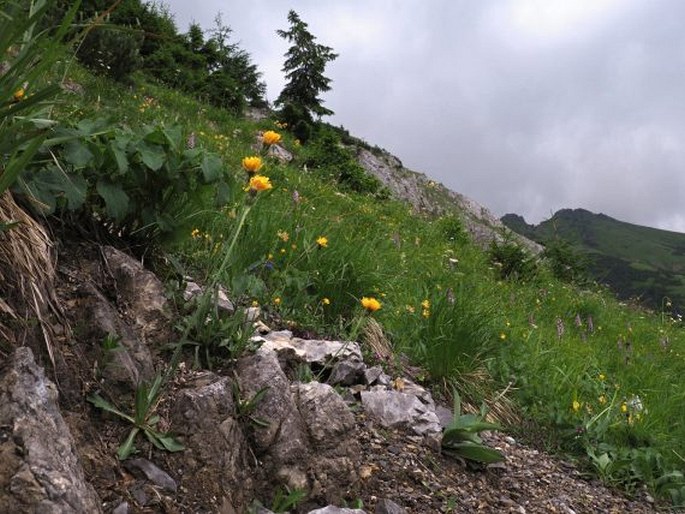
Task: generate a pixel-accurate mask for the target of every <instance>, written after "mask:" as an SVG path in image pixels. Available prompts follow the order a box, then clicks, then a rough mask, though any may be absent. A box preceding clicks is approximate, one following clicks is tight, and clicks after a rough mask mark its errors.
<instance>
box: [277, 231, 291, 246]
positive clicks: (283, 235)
mask: <svg viewBox="0 0 685 514" xmlns="http://www.w3.org/2000/svg"><path fill="white" fill-rule="evenodd" d="M276 236H277V237H278V239H280V240H281V241H283V242H284V243H287V242H288V240H289V239H290V234H288V233H287V232H286V231H285V230H279V231H278V232H276Z"/></svg>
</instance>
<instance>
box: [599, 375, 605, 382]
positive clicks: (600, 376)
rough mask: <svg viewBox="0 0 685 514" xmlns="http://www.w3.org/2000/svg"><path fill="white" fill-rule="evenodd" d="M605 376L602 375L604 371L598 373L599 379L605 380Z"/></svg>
mask: <svg viewBox="0 0 685 514" xmlns="http://www.w3.org/2000/svg"><path fill="white" fill-rule="evenodd" d="M606 378H607V377H606V376H605V375H604V373H600V374H599V379H600V380H602V381H604V380H606Z"/></svg>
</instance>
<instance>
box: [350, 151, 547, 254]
mask: <svg viewBox="0 0 685 514" xmlns="http://www.w3.org/2000/svg"><path fill="white" fill-rule="evenodd" d="M357 161H358V162H359V164H360V165H361V166H362V167H363V168H364V169H365V170H366V171H367V172H368V173H370V174H371V175H373V176H374V177H376V178H378V179H379V180H380V181H381V182H382V183H383V185H384V186H386V187H387V188H388V189H389V190H390V192H391V193H392V195H393V196H394V197H395V198H398V199H400V200H404V201H406V202H408V203H409V204H410V205H411V206H412V207H413V208H414V209H415V210H416V211H418V212H423V213H428V214H432V215H445V214H456V215H458V216H459V217H460V218H461V220H462V222H463V223H464V227H465V229H466V230H467V231H468V232H469V234H470V235H471V237H472V238H473V240H474V241H475V242H476V243H478V244H480V245H481V246H484V247H487V246H488V245H490V243H491V241H493V240H496V241H500V240H502V239H504V238H511V239H512V240H514V241H516V242H518V243H519V244H521V245H522V246H523V247H525V248H527V249H528V250H529V251H531V252H532V253H534V254H538V253H540V252H541V251H542V246H540V245H539V244H538V243H535V242H534V241H531V240H530V239H527V238H525V237H523V236H521V235H519V234H517V233H515V232H513V231H511V230H509V229H508V228H507V227H505V226H504V224H503V223H502V222H501V221H500V220H499V219H498V218H497V217H496V216H495V215H494V214H492V213H491V212H490V211H489V210H488V209H486V208H485V207H483V206H482V205H480V204H478V203H477V202H475V201H473V200H472V199H470V198H468V197H466V196H464V195H462V194H459V193H456V192H454V191H451V190H450V189H448V188H447V187H445V186H444V185H442V184H440V183H438V182H435V181H433V180H429V179H428V177H426V176H425V175H424V174H422V173H417V172H415V171H412V170H409V169H407V168H405V167H404V166H403V165H402V162H401V161H400V160H399V159H398V158H397V157H395V156H394V155H391V154H389V153H388V152H386V151H383V150H375V151H373V152H372V151H370V150H368V149H366V148H362V147H357Z"/></svg>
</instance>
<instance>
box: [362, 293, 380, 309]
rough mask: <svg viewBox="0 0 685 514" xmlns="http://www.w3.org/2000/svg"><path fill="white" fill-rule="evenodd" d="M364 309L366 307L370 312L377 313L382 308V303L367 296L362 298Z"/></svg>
mask: <svg viewBox="0 0 685 514" xmlns="http://www.w3.org/2000/svg"><path fill="white" fill-rule="evenodd" d="M362 307H364V308H365V309H366V310H367V311H369V312H376V311H377V310H378V309H380V308H381V302H379V301H378V300H376V299H375V298H373V297H366V296H365V297H363V298H362Z"/></svg>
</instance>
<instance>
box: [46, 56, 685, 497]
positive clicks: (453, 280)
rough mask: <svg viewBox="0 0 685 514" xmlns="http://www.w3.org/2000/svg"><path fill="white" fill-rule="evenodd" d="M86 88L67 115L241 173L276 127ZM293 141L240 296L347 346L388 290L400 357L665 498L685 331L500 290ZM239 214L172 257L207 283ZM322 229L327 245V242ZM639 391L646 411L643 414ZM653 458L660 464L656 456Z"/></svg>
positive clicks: (175, 97)
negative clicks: (367, 304)
mask: <svg viewBox="0 0 685 514" xmlns="http://www.w3.org/2000/svg"><path fill="white" fill-rule="evenodd" d="M72 78H73V79H74V80H75V81H76V82H79V83H81V84H83V85H84V88H85V94H84V96H82V97H81V96H73V95H72V96H69V97H68V98H67V100H66V102H65V103H64V104H63V105H62V106H61V108H60V111H59V112H58V117H60V118H63V119H64V118H65V119H71V120H77V119H80V118H82V117H84V116H85V117H88V116H111V117H113V118H115V119H117V120H118V121H120V122H121V123H128V124H132V125H135V124H140V123H149V122H162V123H167V124H168V123H178V124H181V125H182V126H183V127H184V129H185V130H186V131H187V132H190V131H193V132H195V133H196V134H197V135H198V141H199V144H200V145H202V146H204V147H206V148H211V149H214V150H216V151H218V152H220V153H221V155H222V157H223V158H224V160H225V162H226V163H227V172H228V173H235V174H236V175H237V176H239V175H241V174H242V171H241V170H240V164H239V163H240V160H241V159H242V157H243V156H245V155H250V154H252V153H253V152H254V150H252V149H251V146H250V145H252V144H253V142H254V135H255V132H256V130H258V129H267V128H269V129H271V128H274V125H273V120H265V121H262V122H259V123H254V122H249V121H246V120H243V119H237V118H235V117H233V116H231V115H230V114H228V113H225V112H222V111H220V110H217V109H212V108H209V107H207V106H204V105H201V104H198V103H197V102H196V101H195V100H193V99H192V98H189V97H186V96H184V95H181V94H179V93H176V92H172V91H168V90H166V89H162V88H159V87H156V86H154V85H150V84H144V83H141V84H140V85H139V86H138V87H137V88H136V89H135V91H133V92H132V91H130V90H128V89H126V88H122V87H119V86H117V85H114V84H111V83H109V82H107V81H104V80H102V79H97V78H93V77H91V76H90V75H88V74H87V73H85V72H83V71H82V70H80V69H78V68H74V69H73V71H72ZM146 97H147V100H146V99H145V98H146ZM285 136H286V137H285V141H284V146H285V147H287V148H288V149H290V150H292V151H293V152H294V153H295V160H294V161H293V163H291V164H288V165H285V164H278V163H276V162H274V161H270V162H269V163H268V165H267V167H266V168H265V171H264V172H265V173H266V174H268V175H269V176H270V177H271V180H272V181H273V183H274V184H275V188H274V190H273V191H272V192H270V193H269V194H268V195H267V196H265V197H264V198H262V199H260V201H259V202H258V203H257V205H256V207H255V208H254V209H253V211H252V212H251V213H250V216H249V218H248V221H247V223H246V228H245V232H244V233H243V235H242V236H241V238H240V240H239V244H240V249H239V252H237V254H236V256H235V258H234V259H232V261H231V263H230V266H229V267H228V270H227V272H226V275H225V276H224V277H222V281H223V282H224V283H226V284H228V285H229V286H230V288H231V290H232V293H233V294H234V295H235V296H238V297H240V299H242V301H243V302H245V303H249V302H252V301H256V302H258V303H260V304H261V305H262V307H263V309H265V310H266V311H270V312H273V313H277V314H279V315H280V316H281V317H282V318H283V319H284V320H290V321H292V322H294V323H297V324H299V325H300V326H302V327H305V328H312V329H314V330H316V331H318V332H319V333H324V334H330V335H337V336H347V337H355V336H358V335H360V334H359V328H360V326H361V325H362V324H363V321H364V316H365V315H364V314H363V313H362V312H361V308H360V306H359V303H358V300H359V298H360V297H362V296H369V295H373V296H376V297H378V298H379V299H380V300H381V301H382V302H383V308H382V309H381V310H380V311H378V312H377V313H374V316H375V317H376V318H377V320H378V321H379V322H380V323H381V325H382V326H383V328H384V331H385V333H386V335H387V336H388V338H389V339H390V340H391V342H392V344H393V346H394V348H395V350H396V352H406V353H408V354H409V355H410V356H411V357H413V358H414V359H415V360H417V361H419V362H420V363H422V364H424V365H425V366H426V367H427V369H428V372H429V375H430V377H431V378H433V379H435V380H436V381H437V380H441V379H446V380H449V381H452V383H455V384H457V385H458V387H460V389H461V390H462V391H465V392H466V393H467V395H468V396H470V397H471V399H472V400H477V401H478V400H480V399H482V398H487V397H492V396H494V395H495V394H496V392H497V391H500V390H502V389H503V388H504V387H505V386H506V385H507V384H511V385H512V387H513V389H512V390H513V391H514V397H515V399H516V400H518V402H519V405H520V408H521V409H522V411H523V412H524V414H525V415H526V416H527V417H528V418H529V419H531V420H533V422H534V423H535V424H536V426H538V427H540V430H539V432H540V433H543V432H545V433H550V434H554V438H553V439H554V442H555V444H558V445H561V446H562V447H563V448H566V449H567V450H571V451H575V452H579V454H582V453H583V451H584V449H585V448H588V447H589V448H594V449H595V450H596V451H597V452H599V453H600V454H601V453H603V452H605V453H606V454H607V458H608V459H609V461H610V462H611V463H612V466H609V467H607V466H603V467H602V468H601V469H599V468H598V469H599V471H600V472H601V473H602V474H603V475H604V478H605V479H607V480H608V481H610V482H611V481H615V482H617V483H621V484H623V485H624V486H626V487H628V488H631V487H632V486H633V485H634V480H635V479H636V478H635V477H634V475H635V474H637V473H638V472H636V471H634V470H632V468H631V467H630V466H631V465H632V464H634V463H638V464H639V466H641V468H640V469H641V471H639V475H640V476H638V477H637V479H640V480H643V481H646V482H647V483H649V484H650V485H651V486H652V488H653V489H659V487H661V492H665V489H664V487H663V485H662V486H658V485H657V483H656V480H657V479H658V478H659V477H660V476H662V475H663V473H664V472H665V471H666V470H669V469H673V468H680V469H683V463H682V461H681V460H680V458H679V457H678V455H683V454H685V451H683V441H685V410H684V409H682V405H683V400H685V386H684V385H683V383H682V380H681V377H682V376H683V374H684V373H685V360H684V359H683V357H684V356H685V334H684V333H683V330H682V327H681V324H680V323H679V322H677V321H674V320H671V319H670V318H668V317H667V316H654V315H650V314H647V313H644V312H640V311H633V310H629V309H627V308H624V307H622V306H621V305H619V304H618V303H617V302H616V301H615V300H613V299H612V298H611V297H610V296H609V295H608V294H606V293H605V292H604V291H601V290H599V291H598V290H578V289H576V288H574V287H571V286H569V285H567V284H563V283H560V282H558V281H556V280H554V279H552V278H551V276H550V275H549V274H548V273H547V272H546V271H545V270H540V272H539V274H538V275H537V276H536V277H533V278H531V279H530V280H529V281H528V282H512V281H506V280H501V279H500V278H499V276H498V274H497V270H496V269H494V268H493V267H492V266H491V265H490V263H489V261H488V259H487V256H486V255H485V254H484V253H483V252H482V251H481V250H480V249H478V248H476V247H475V246H474V245H472V244H471V243H470V242H468V241H467V240H466V239H465V238H463V237H456V238H455V237H454V227H453V226H452V225H450V221H449V220H447V221H443V220H440V219H437V220H430V219H427V218H421V217H416V216H414V215H412V214H411V212H410V209H408V208H407V206H406V205H404V204H402V203H399V202H393V201H377V200H375V199H374V198H371V197H368V196H362V195H358V194H352V193H345V192H341V191H340V190H339V189H338V188H337V187H336V186H335V184H331V183H330V182H328V181H325V180H321V179H320V178H319V177H318V176H317V173H316V170H315V169H310V170H309V171H307V172H305V171H303V169H302V168H301V166H300V165H299V161H298V154H299V153H301V152H304V149H300V148H298V147H296V145H295V144H294V142H293V140H292V138H290V136H288V135H287V134H286V135H285ZM294 191H297V192H298V194H299V197H300V202H299V203H297V204H295V203H294V202H293V200H292V195H293V192H294ZM234 212H235V211H234V210H233V209H232V208H231V206H229V207H228V208H227V209H225V210H224V211H222V212H217V211H212V210H211V209H207V210H206V211H204V212H203V213H201V214H198V215H197V216H194V217H193V218H192V220H191V221H192V223H193V224H194V226H196V228H198V229H200V230H201V231H202V232H203V233H205V234H207V238H202V239H200V240H197V239H193V238H192V237H190V235H189V233H188V234H186V235H185V236H183V237H181V238H180V240H178V241H176V242H175V243H173V244H169V245H168V246H167V251H169V252H172V253H174V254H175V255H176V256H177V257H179V259H180V260H182V261H183V262H185V263H186V264H187V265H188V267H189V268H190V269H194V270H195V271H196V273H202V270H207V269H211V267H212V266H213V263H214V262H215V261H216V259H217V255H216V252H215V248H216V246H215V243H216V242H219V241H222V240H225V239H226V238H227V237H229V235H230V234H231V231H232V229H233V228H234V225H235V215H234ZM279 232H281V236H280V237H279ZM283 233H287V234H288V237H287V239H288V240H287V241H284V238H283V237H282V234H283ZM322 235H324V236H326V237H327V238H328V240H329V245H328V247H327V248H318V247H317V245H316V244H315V240H316V238H317V237H319V236H322ZM615 244H619V243H615ZM324 299H328V300H330V304H328V305H327V304H325V303H324ZM422 303H423V305H422ZM426 305H428V307H426ZM362 338H363V337H362ZM390 364H391V363H390ZM475 377H477V379H476V378H475ZM487 377H490V378H487ZM637 397H639V398H640V400H641V402H642V404H643V405H644V409H643V410H641V411H638V410H637V409H635V408H633V406H632V405H631V404H630V402H631V400H634V399H635V398H637ZM550 429H552V430H551V431H550ZM602 445H603V446H602ZM635 451H636V452H637V454H631V453H630V452H635ZM650 452H651V453H650ZM654 452H658V453H659V455H660V456H659V459H660V460H659V462H658V464H655V463H654V462H652V460H653V459H652V460H650V459H651V457H650V455H651V454H652V453H654ZM626 455H628V457H626ZM667 482H668V481H667Z"/></svg>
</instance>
